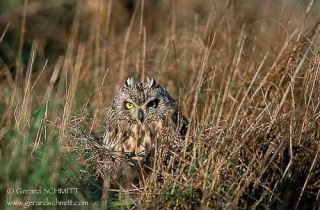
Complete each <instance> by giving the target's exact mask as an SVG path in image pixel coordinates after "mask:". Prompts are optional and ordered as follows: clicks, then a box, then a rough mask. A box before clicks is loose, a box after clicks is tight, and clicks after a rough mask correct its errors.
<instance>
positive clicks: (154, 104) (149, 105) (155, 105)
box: [147, 99, 159, 108]
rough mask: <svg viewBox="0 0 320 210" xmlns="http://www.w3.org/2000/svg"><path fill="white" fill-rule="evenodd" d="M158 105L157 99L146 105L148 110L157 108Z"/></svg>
mask: <svg viewBox="0 0 320 210" xmlns="http://www.w3.org/2000/svg"><path fill="white" fill-rule="evenodd" d="M158 105H159V99H154V100H152V101H150V102H148V103H147V107H149V108H157V107H158Z"/></svg>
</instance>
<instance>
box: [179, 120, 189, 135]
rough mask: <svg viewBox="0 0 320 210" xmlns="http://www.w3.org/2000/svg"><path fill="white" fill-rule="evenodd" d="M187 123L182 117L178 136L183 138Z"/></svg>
mask: <svg viewBox="0 0 320 210" xmlns="http://www.w3.org/2000/svg"><path fill="white" fill-rule="evenodd" d="M188 125H189V122H188V120H187V118H186V117H185V116H183V117H182V119H181V123H180V135H181V136H182V137H183V138H184V137H185V135H186V134H187V131H188Z"/></svg>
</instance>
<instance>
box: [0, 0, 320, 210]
mask: <svg viewBox="0 0 320 210" xmlns="http://www.w3.org/2000/svg"><path fill="white" fill-rule="evenodd" d="M25 2H26V5H25V6H23V5H21V8H18V9H15V10H7V11H5V12H3V13H2V14H0V19H1V21H0V26H1V27H0V28H1V31H0V48H1V52H0V59H1V60H0V67H1V75H0V76H1V78H2V82H1V84H0V85H1V88H2V90H3V91H2V93H0V98H1V100H0V103H1V108H0V113H1V116H2V118H1V122H0V123H1V126H0V127H1V130H0V136H1V142H0V162H1V165H2V166H3V169H2V170H1V172H0V180H1V182H0V195H1V198H0V201H1V208H2V209H11V208H13V207H11V206H9V205H8V204H7V201H8V200H14V201H30V200H32V199H33V200H34V199H36V200H41V199H49V200H54V199H56V198H57V199H60V200H64V199H67V198H69V199H73V200H78V201H83V200H87V201H90V206H91V207H92V208H93V209H96V208H97V209H99V208H103V207H102V206H105V205H106V206H107V207H108V208H115V209H117V208H138V209H148V208H149V209H156V208H159V209H318V208H319V205H320V198H319V195H320V181H319V177H320V158H319V151H320V142H319V140H320V106H319V104H320V82H319V81H320V73H319V55H320V51H319V43H320V35H319V33H320V32H319V27H320V26H319V23H320V21H319V19H316V17H314V16H313V14H314V13H316V12H314V11H317V10H316V9H317V5H313V1H310V3H309V4H307V3H306V4H303V3H293V1H280V0H279V1H278V2H277V4H276V3H268V1H266V2H263V3H261V2H260V3H259V4H258V3H255V1H251V2H248V3H243V4H242V3H237V1H230V2H229V3H219V1H203V2H202V3H197V1H195V0H188V1H182V0H181V1H161V2H158V3H154V2H152V1H143V0H141V1H137V2H138V3H137V4H136V7H135V9H134V10H132V11H127V10H126V9H125V7H123V5H122V4H120V3H119V1H98V0H97V1H94V3H93V2H92V1H91V3H89V1H81V3H78V4H75V3H74V1H66V3H63V2H62V3H61V2H60V3H59V5H55V4H53V5H55V6H53V5H51V4H49V5H46V6H45V7H43V5H42V4H44V5H45V3H44V2H40V1H38V2H37V1H25ZM279 5H280V6H279ZM61 8H62V9H61ZM51 9H52V10H53V11H54V9H56V10H57V11H59V12H61V13H58V14H61V15H60V16H59V17H58V18H57V17H55V16H52V14H51V13H55V12H52V11H51V13H47V11H48V10H51ZM29 10H30V14H29V15H28V11H29ZM268 11H272V12H268ZM130 13H131V14H130ZM17 14H18V15H17ZM66 14H69V15H66ZM119 14H126V15H125V17H123V18H119ZM61 17H63V18H61ZM130 17H131V19H130ZM53 19H54V20H56V22H53V23H52V21H51V20H53ZM14 20H19V21H18V22H19V23H16V22H14ZM40 20H41V21H40ZM46 21H47V22H50V21H51V23H52V27H51V28H49V29H50V30H49V29H48V30H46V27H48V26H44V25H45V24H44V23H46ZM38 22H39V23H38ZM9 23H10V24H9ZM13 23H15V24H13ZM56 23H57V24H56ZM61 23H65V25H62V26H61ZM2 29H3V30H2ZM48 31H50V33H49V34H48V33H47V32H48ZM54 31H57V32H56V33H54ZM35 32H36V33H35ZM34 33H35V34H34ZM37 33H39V36H37ZM11 43H15V44H11ZM47 58H48V59H47ZM129 76H132V77H134V78H136V80H143V79H144V78H146V76H152V77H154V78H155V79H156V80H157V82H158V83H159V84H161V85H162V86H164V87H166V88H167V89H168V91H169V92H170V93H171V94H172V95H173V96H174V98H176V99H178V100H179V103H180V107H181V110H182V112H183V113H184V114H185V115H186V116H187V117H188V119H189V121H190V126H189V128H190V129H189V131H188V134H187V137H186V140H185V147H184V148H183V151H180V153H179V154H176V156H175V159H176V160H179V161H178V162H177V163H176V165H175V170H168V167H166V165H165V164H164V162H163V160H162V159H161V158H155V159H156V160H155V161H154V167H153V168H152V172H153V173H151V174H152V175H151V176H150V177H142V178H141V180H142V181H141V182H140V183H138V184H136V185H135V187H132V188H130V189H129V191H126V190H125V189H121V188H119V187H118V185H117V184H115V185H114V184H113V185H114V186H113V185H112V189H113V191H112V192H111V193H109V198H108V200H107V202H106V203H105V202H101V200H100V199H101V196H102V195H101V194H102V191H103V189H100V188H101V187H102V180H101V179H102V176H106V174H107V175H108V174H110V171H109V170H108V169H109V168H110V167H111V168H113V167H114V166H113V165H112V164H114V163H115V162H114V157H115V154H113V153H112V150H110V151H106V150H104V149H102V148H100V145H99V144H96V143H95V140H94V137H95V136H96V135H97V134H99V133H101V132H103V129H104V128H103V126H104V120H105V114H106V108H107V107H108V105H109V104H110V103H111V101H112V98H113V96H114V93H115V91H116V90H117V89H118V88H119V87H120V85H122V83H123V81H124V80H125V79H126V78H127V77H129ZM70 131H71V133H72V132H73V133H76V135H75V136H76V138H73V137H70ZM78 137H80V140H77V138H78ZM164 141H165V139H164ZM166 149H168V148H166V144H160V145H158V150H157V151H158V153H157V154H155V155H156V157H161V153H162V151H164V150H166ZM120 156H121V155H120ZM120 156H119V157H120ZM117 157H118V156H117ZM101 158H102V159H101ZM121 158H122V157H120V159H121ZM120 159H119V161H120ZM110 160H112V161H110ZM116 162H117V161H116ZM121 162H124V163H126V162H127V160H124V159H121ZM101 174H102V176H101ZM159 174H161V177H160V178H159V176H158V175H159ZM110 176H111V177H112V181H113V182H117V181H118V182H120V181H119V180H120V179H125V177H122V176H123V175H119V174H116V173H114V174H112V173H111V174H110ZM39 186H41V187H42V188H45V187H49V188H50V187H51V188H58V187H77V188H81V191H82V193H79V194H68V195H59V194H50V195H43V194H42V195H30V194H26V195H18V194H13V195H9V194H8V193H7V192H6V190H7V189H8V188H23V189H37V188H38V187H39ZM52 208H55V207H52ZM57 208H58V207H57ZM65 208H67V207H65ZM69 208H70V206H69ZM87 208H88V207H86V206H84V207H83V209H87ZM13 209H16V207H15V208H13ZM76 209H78V207H76Z"/></svg>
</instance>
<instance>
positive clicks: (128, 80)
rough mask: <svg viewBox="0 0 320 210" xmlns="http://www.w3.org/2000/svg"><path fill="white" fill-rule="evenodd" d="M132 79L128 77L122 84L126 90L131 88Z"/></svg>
mask: <svg viewBox="0 0 320 210" xmlns="http://www.w3.org/2000/svg"><path fill="white" fill-rule="evenodd" d="M133 83H134V82H133V78H132V77H129V78H128V79H127V80H126V81H125V82H124V86H125V87H127V88H130V87H132V86H133Z"/></svg>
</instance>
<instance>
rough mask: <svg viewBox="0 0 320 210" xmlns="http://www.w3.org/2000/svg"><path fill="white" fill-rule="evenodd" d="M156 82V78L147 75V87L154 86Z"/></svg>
mask: <svg viewBox="0 0 320 210" xmlns="http://www.w3.org/2000/svg"><path fill="white" fill-rule="evenodd" d="M156 84H157V82H156V80H154V79H153V78H151V77H147V86H148V87H149V88H151V87H154V86H155V85H156Z"/></svg>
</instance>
